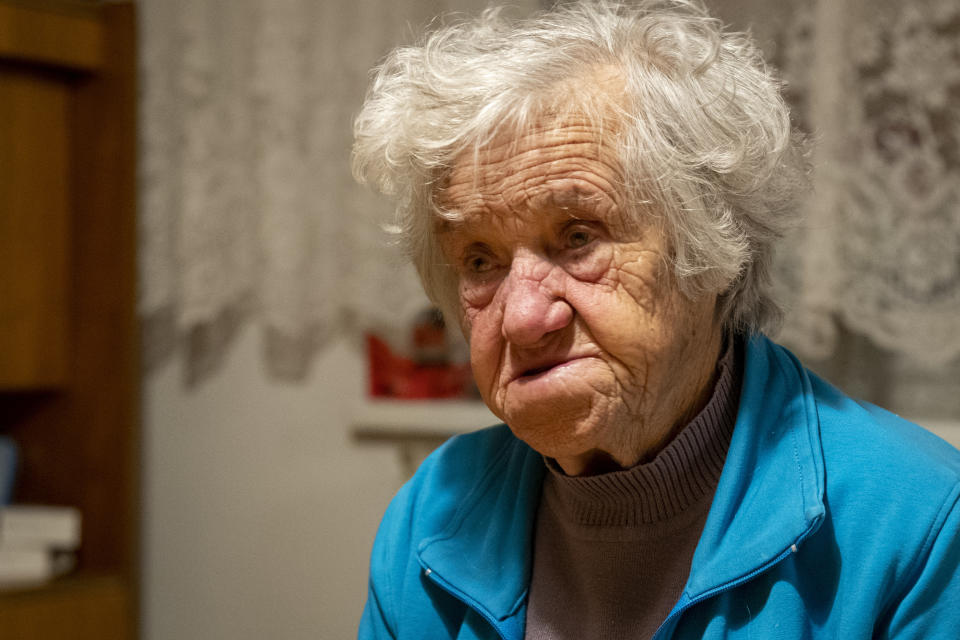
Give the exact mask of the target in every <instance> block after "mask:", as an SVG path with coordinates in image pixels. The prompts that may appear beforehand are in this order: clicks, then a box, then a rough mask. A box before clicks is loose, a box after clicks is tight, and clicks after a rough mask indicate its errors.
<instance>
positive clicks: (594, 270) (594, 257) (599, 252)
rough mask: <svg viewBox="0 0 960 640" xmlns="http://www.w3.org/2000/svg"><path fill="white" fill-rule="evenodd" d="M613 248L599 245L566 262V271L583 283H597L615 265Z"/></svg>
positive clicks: (606, 244) (564, 266)
mask: <svg viewBox="0 0 960 640" xmlns="http://www.w3.org/2000/svg"><path fill="white" fill-rule="evenodd" d="M613 254H614V251H613V246H612V245H611V244H610V243H609V242H604V243H600V244H598V246H597V247H595V248H594V249H593V250H592V251H590V252H587V253H585V254H583V255H580V256H578V257H576V258H574V259H571V260H568V261H566V264H564V265H563V268H564V271H566V272H567V273H568V274H570V275H571V276H572V277H574V278H576V279H577V280H580V281H582V282H597V281H598V280H600V279H601V278H603V277H604V276H605V275H607V273H608V272H609V271H610V268H611V266H612V264H613Z"/></svg>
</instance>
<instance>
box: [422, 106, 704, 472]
mask: <svg viewBox="0 0 960 640" xmlns="http://www.w3.org/2000/svg"><path fill="white" fill-rule="evenodd" d="M599 136H600V132H599V130H597V129H596V128H595V127H594V126H592V125H591V124H590V122H589V121H587V120H586V119H583V118H578V117H576V116H574V117H567V118H564V119H563V120H561V121H559V122H557V121H552V122H548V123H547V124H545V125H544V126H542V127H541V128H536V129H532V130H530V131H528V132H527V133H525V134H523V135H521V136H520V137H519V138H517V137H514V138H511V139H509V140H505V141H504V142H503V144H497V143H494V144H492V145H490V146H489V147H488V148H486V149H485V150H483V151H482V152H481V153H480V154H479V156H474V155H473V154H465V155H464V156H463V157H462V158H461V159H460V161H459V162H457V163H456V164H455V166H454V170H453V171H452V173H451V175H450V177H449V180H448V182H447V185H446V188H445V189H444V191H443V193H442V195H441V203H442V204H443V205H444V206H445V207H446V208H447V209H450V210H452V211H456V212H458V213H459V214H460V216H461V218H460V219H459V220H457V221H456V222H447V221H441V222H438V223H437V229H438V233H439V237H440V242H441V246H442V249H443V252H444V255H445V257H446V258H447V260H448V261H449V262H450V263H451V264H452V265H453V267H454V268H455V269H456V272H457V275H458V281H459V300H460V305H461V323H462V326H463V329H464V333H465V334H466V336H467V338H468V340H469V342H470V355H471V362H472V365H473V371H474V375H475V378H476V380H477V383H478V385H479V387H480V391H481V394H482V395H483V398H484V400H485V402H486V403H487V405H488V406H489V407H490V408H491V410H492V411H493V412H494V413H495V414H496V415H497V416H498V417H499V418H500V419H502V420H503V421H504V422H506V423H507V424H508V425H509V426H510V428H511V429H512V430H513V432H514V433H515V434H516V435H517V436H518V437H519V438H521V439H522V440H524V441H526V442H527V443H528V444H529V445H530V446H532V447H533V448H534V449H535V450H537V451H539V452H540V453H542V454H544V455H546V456H549V457H552V458H555V459H556V460H557V461H558V463H559V464H560V465H561V467H562V468H563V469H564V471H566V472H567V473H569V474H580V473H586V472H590V471H591V470H593V469H594V468H595V467H597V466H598V465H601V464H606V463H608V462H610V461H612V462H614V463H616V465H618V466H624V467H625V466H629V465H632V464H635V463H636V462H638V461H640V460H642V459H644V458H646V457H649V456H650V455H651V454H653V453H655V452H656V451H657V450H659V448H660V447H662V446H663V444H665V443H666V442H667V441H668V440H669V438H670V437H672V435H673V429H675V427H676V426H678V425H680V424H681V423H682V422H684V421H685V420H687V419H689V418H690V417H692V414H694V413H696V411H698V410H699V409H700V408H701V407H702V405H703V403H704V402H705V399H706V398H707V397H709V392H710V390H711V386H712V385H711V381H712V377H713V372H714V368H715V363H716V360H717V357H718V352H719V348H720V342H721V338H720V335H721V332H720V327H719V322H717V320H716V318H715V307H716V296H715V295H709V296H703V297H701V298H700V299H696V300H691V299H689V298H687V297H685V296H684V295H683V294H682V293H681V292H680V291H679V290H678V288H677V283H676V281H675V279H674V277H673V275H672V270H671V269H670V268H669V266H668V252H669V247H668V245H667V241H666V239H665V237H664V236H663V234H662V233H661V231H660V230H659V229H658V227H657V226H656V225H655V224H654V222H653V221H652V220H650V221H648V222H643V221H641V222H640V223H631V222H629V221H628V219H627V216H626V215H625V212H626V211H627V209H628V207H630V203H629V202H627V201H625V196H624V194H623V193H622V189H621V187H620V183H621V180H620V169H619V166H618V164H617V162H616V160H615V158H614V155H613V149H611V148H610V146H609V145H608V146H606V147H604V146H602V145H600V144H599V143H598V141H599V140H600V137H599ZM648 217H649V216H648Z"/></svg>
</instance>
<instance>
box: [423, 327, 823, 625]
mask: <svg viewBox="0 0 960 640" xmlns="http://www.w3.org/2000/svg"><path fill="white" fill-rule="evenodd" d="M544 470H545V466H544V464H543V460H542V458H541V457H540V455H539V454H538V453H536V452H535V451H533V450H532V449H530V448H529V447H528V446H527V445H526V444H524V443H522V442H521V441H520V440H517V439H516V438H513V437H510V438H509V439H508V444H507V445H506V449H505V452H504V455H500V456H498V457H497V458H496V460H494V462H493V463H491V465H490V467H489V470H488V472H487V473H486V474H485V475H484V477H483V479H482V480H481V481H480V483H479V484H478V486H477V488H476V490H475V491H474V492H472V493H471V494H470V496H468V497H467V498H466V499H465V500H464V504H463V505H462V508H461V509H459V510H458V511H457V515H456V516H455V517H454V518H453V519H452V520H451V522H450V523H449V525H448V526H447V527H446V528H445V529H444V530H443V532H442V533H440V534H438V535H435V536H431V537H428V538H426V539H424V540H423V541H422V542H421V543H420V545H419V554H418V557H419V560H420V563H421V565H422V566H423V567H424V569H427V570H429V572H430V573H431V575H432V577H433V579H435V580H436V581H437V582H439V583H441V584H442V585H443V586H444V588H446V589H447V590H449V591H450V592H451V593H453V594H454V595H456V596H457V597H459V598H460V599H461V600H463V601H464V602H466V603H467V604H469V605H470V606H471V607H473V608H474V609H476V610H477V611H478V612H479V613H481V615H483V616H484V617H486V618H487V619H488V620H489V621H490V622H491V623H492V624H494V626H495V627H497V628H498V629H500V630H501V633H502V634H503V635H504V637H511V636H513V637H518V636H519V635H522V625H523V622H524V620H523V618H524V612H525V608H524V605H525V603H526V597H527V589H528V586H529V583H530V573H531V566H532V553H531V551H532V540H533V527H534V518H535V515H536V511H537V505H538V503H539V500H540V489H541V486H542V483H543V474H544ZM823 496H824V466H823V455H822V451H821V448H820V439H819V422H818V419H817V411H816V406H815V403H814V400H813V393H812V390H811V387H810V380H809V378H808V377H807V374H806V372H805V371H804V369H803V367H802V366H801V365H800V363H799V362H798V361H797V360H796V358H795V357H794V356H793V355H792V354H790V353H789V352H788V351H787V350H786V349H783V348H782V347H779V346H777V345H775V344H773V343H772V342H771V341H769V340H768V339H767V338H765V337H763V336H754V337H753V338H751V339H750V340H749V341H748V343H747V349H746V358H745V371H744V380H743V389H742V392H741V398H740V405H739V409H738V413H737V422H736V426H735V427H734V432H733V438H732V440H731V442H730V448H729V450H728V453H727V459H726V462H725V463H724V469H723V473H722V475H721V477H720V482H719V484H718V486H717V490H716V493H715V495H714V499H713V504H712V506H711V508H710V513H709V515H708V517H707V522H706V525H705V527H704V531H703V534H702V535H701V538H700V542H699V543H698V545H697V549H696V551H695V553H694V557H693V564H692V566H691V571H690V576H689V579H688V581H687V586H686V589H685V590H684V593H685V597H686V600H687V601H689V600H692V599H696V598H699V597H704V596H705V595H709V594H710V593H712V592H714V591H716V590H719V589H721V588H723V587H724V586H725V585H728V584H730V583H734V582H737V581H739V580H742V579H745V578H746V577H748V576H750V575H751V574H753V573H755V572H756V571H758V570H761V569H763V568H764V567H766V566H768V565H769V564H770V563H772V562H774V561H776V560H777V559H778V558H779V557H781V556H782V555H783V554H784V553H786V552H787V551H789V550H790V549H791V547H792V546H793V545H796V544H799V543H800V542H802V540H803V539H805V538H806V537H807V536H809V535H810V534H811V533H813V532H814V531H815V530H816V529H817V528H818V527H819V525H820V522H822V520H823V516H824V511H825V509H824V502H823Z"/></svg>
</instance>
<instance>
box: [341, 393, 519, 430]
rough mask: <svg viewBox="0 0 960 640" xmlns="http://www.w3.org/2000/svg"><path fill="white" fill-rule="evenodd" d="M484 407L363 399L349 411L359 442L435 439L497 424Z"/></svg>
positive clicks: (465, 402) (460, 402)
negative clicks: (351, 412) (351, 414)
mask: <svg viewBox="0 0 960 640" xmlns="http://www.w3.org/2000/svg"><path fill="white" fill-rule="evenodd" d="M499 422H500V420H499V419H498V418H497V417H496V416H495V415H493V414H492V413H490V410H489V409H488V408H487V406H486V405H485V404H483V403H482V402H479V401H469V400H425V401H421V400H366V401H364V402H361V403H360V404H359V405H358V406H357V407H356V408H355V409H354V411H353V416H352V419H351V431H352V432H353V434H354V436H355V437H357V438H358V439H361V440H397V439H416V440H423V439H436V438H447V437H450V436H452V435H456V434H458V433H468V432H470V431H475V430H477V429H481V428H483V427H488V426H490V425H494V424H498V423H499Z"/></svg>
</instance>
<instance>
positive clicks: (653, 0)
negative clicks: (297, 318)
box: [353, 0, 809, 332]
mask: <svg viewBox="0 0 960 640" xmlns="http://www.w3.org/2000/svg"><path fill="white" fill-rule="evenodd" d="M603 68H608V69H613V70H614V72H615V73H616V74H617V75H618V76H619V78H620V79H621V80H622V81H623V82H622V85H621V86H623V87H624V95H618V96H610V97H609V98H610V99H607V100H597V99H595V96H596V95H597V92H596V91H588V90H583V91H578V90H576V87H577V86H580V87H582V88H584V89H587V88H588V87H589V86H590V84H592V82H593V79H594V78H595V76H596V72H597V70H599V69H603ZM579 83H589V84H579ZM558 110H561V111H562V110H571V111H576V112H577V113H580V114H584V115H586V116H587V117H589V118H591V119H592V120H593V121H594V122H595V123H600V124H601V125H603V123H604V120H605V119H609V118H610V117H611V116H610V114H611V113H613V114H614V119H615V126H608V127H606V128H605V129H604V131H605V132H606V131H610V134H611V135H610V136H609V138H610V139H609V140H604V141H603V142H604V144H610V145H613V146H614V148H615V150H616V154H617V157H618V159H619V163H620V169H621V172H622V173H623V176H624V184H623V185H622V188H624V189H625V190H626V193H627V195H628V198H629V201H630V202H631V203H632V204H633V205H635V206H633V207H632V208H631V210H630V211H629V212H627V213H626V214H625V215H632V216H636V217H638V218H639V217H646V218H647V219H648V220H649V219H651V218H652V219H655V220H657V221H658V223H659V224H660V225H661V227H662V229H663V231H664V233H666V234H667V237H668V239H669V242H670V247H671V253H670V260H671V261H672V267H673V270H674V273H675V275H676V277H677V280H678V282H679V283H680V287H681V289H682V290H683V291H684V292H685V293H686V294H687V295H690V296H694V295H697V294H699V293H701V292H716V293H718V295H719V298H718V300H719V305H720V309H719V311H720V313H721V317H722V319H723V322H724V325H725V326H726V327H727V328H728V329H731V330H734V331H739V332H754V331H766V332H771V331H774V330H776V328H777V327H778V325H779V322H780V319H781V317H782V312H781V310H780V307H779V305H778V304H777V302H776V301H775V300H774V298H773V295H772V291H771V282H770V271H771V263H772V259H773V249H774V244H775V243H776V241H777V240H778V239H779V238H781V237H782V236H783V234H784V232H785V231H786V230H787V229H788V228H789V227H790V226H792V225H793V223H794V222H795V220H796V218H797V214H798V211H799V203H800V200H801V197H802V195H803V193H804V192H805V191H806V190H807V189H808V187H809V167H808V162H807V157H806V154H805V153H804V147H805V142H804V140H803V138H802V136H800V135H799V134H797V133H796V132H794V131H793V129H792V127H791V123H790V115H789V110H788V108H787V105H786V104H785V102H784V100H783V98H782V96H781V85H780V82H779V81H778V80H777V78H776V76H775V74H774V73H773V72H772V71H771V70H770V69H769V68H768V67H767V65H766V64H765V63H764V61H763V60H762V58H761V56H760V53H759V51H758V50H757V48H756V47H755V46H754V44H753V43H752V41H751V39H750V38H749V37H748V36H747V35H745V34H741V33H732V32H726V31H725V30H724V28H723V26H722V25H721V23H720V22H719V21H718V20H716V19H715V18H712V17H710V16H709V15H708V14H707V12H706V10H705V9H704V8H703V6H702V5H701V4H699V2H696V1H695V0H639V1H637V2H633V3H629V4H626V3H617V2H612V1H609V0H598V1H590V2H588V1H580V2H574V3H570V4H562V5H559V6H557V7H555V8H554V9H551V10H549V11H546V12H543V13H540V14H538V15H536V16H534V17H531V18H527V19H521V20H510V19H508V18H507V17H505V15H504V12H503V11H502V10H500V9H488V10H487V11H485V12H484V13H483V14H482V15H480V16H479V17H476V18H473V19H466V20H458V21H453V22H451V23H449V24H439V25H437V26H435V28H434V29H433V30H432V31H431V32H430V33H428V34H427V35H426V36H424V38H423V39H422V40H421V41H420V42H419V43H418V44H417V45H416V46H408V47H401V48H398V49H396V50H394V51H393V52H391V53H390V54H389V55H388V56H387V57H386V59H385V60H384V61H383V63H382V64H381V65H380V66H379V67H377V69H376V70H375V77H374V80H373V83H372V85H371V87H370V90H369V92H368V94H367V97H366V100H365V102H364V104H363V107H362V109H361V111H360V114H359V115H358V116H357V118H356V121H355V124H354V136H355V142H354V148H353V169H354V175H355V176H356V177H357V179H358V180H359V181H361V182H366V183H371V184H373V185H375V186H376V187H377V188H379V189H380V190H381V191H382V192H384V193H385V194H387V195H388V196H391V197H392V198H393V199H394V200H395V202H396V205H397V208H396V216H397V224H396V226H395V229H396V231H397V233H398V234H399V236H400V238H401V241H402V243H403V245H404V247H405V249H406V251H407V252H408V254H409V256H410V258H411V259H412V260H413V262H414V264H415V266H416V268H417V270H418V273H419V274H420V278H421V280H422V282H423V285H424V289H425V290H426V292H427V294H428V296H430V298H431V299H432V300H433V301H434V302H435V303H436V304H437V305H438V306H439V307H440V308H441V309H442V310H444V311H446V312H448V313H449V312H454V310H455V309H457V304H456V279H455V275H454V273H453V270H452V268H451V267H450V266H449V265H448V264H447V263H446V261H445V259H444V257H443V254H442V252H441V251H440V248H439V245H438V242H437V238H436V236H435V227H436V220H437V216H448V215H450V213H449V212H444V211H442V210H441V207H440V206H439V205H438V202H437V200H438V198H437V196H438V195H439V194H440V192H441V191H442V188H443V185H444V182H445V179H446V177H447V176H448V175H449V173H450V171H451V169H452V167H453V164H454V162H455V160H456V159H457V158H458V157H459V156H460V155H461V154H463V153H464V152H473V153H478V152H479V150H480V149H481V148H482V147H483V146H484V145H485V144H486V143H488V142H490V141H491V140H492V139H493V138H494V137H495V136H499V135H502V134H504V133H519V132H522V131H523V130H524V128H525V127H528V126H533V125H535V124H536V120H537V118H538V116H541V115H543V114H544V113H551V114H555V113H556V112H557V111H558Z"/></svg>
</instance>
